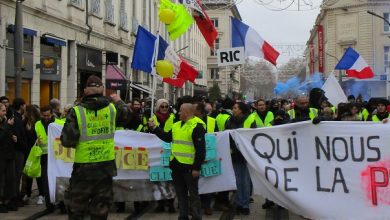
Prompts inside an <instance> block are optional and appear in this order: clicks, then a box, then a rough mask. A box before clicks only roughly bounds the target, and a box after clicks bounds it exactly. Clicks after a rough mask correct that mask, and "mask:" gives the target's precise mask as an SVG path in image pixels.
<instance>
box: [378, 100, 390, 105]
mask: <svg viewBox="0 0 390 220" xmlns="http://www.w3.org/2000/svg"><path fill="white" fill-rule="evenodd" d="M379 104H382V105H385V106H387V105H388V104H389V101H387V99H383V98H381V99H378V102H377V105H379Z"/></svg>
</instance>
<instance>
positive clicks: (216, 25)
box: [211, 18, 218, 28]
mask: <svg viewBox="0 0 390 220" xmlns="http://www.w3.org/2000/svg"><path fill="white" fill-rule="evenodd" d="M211 22H212V23H213V25H214V27H216V28H217V27H218V18H212V19H211Z"/></svg>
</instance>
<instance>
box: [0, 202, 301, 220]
mask: <svg viewBox="0 0 390 220" xmlns="http://www.w3.org/2000/svg"><path fill="white" fill-rule="evenodd" d="M254 200H255V201H254V203H252V204H251V207H250V209H251V214H250V215H249V216H242V215H234V214H233V213H222V212H214V213H213V215H211V216H204V217H203V219H204V220H217V219H221V220H225V219H226V220H228V219H229V220H233V219H245V220H252V219H253V220H262V219H265V220H303V218H301V217H299V216H297V215H295V214H293V213H289V212H288V211H287V210H283V209H279V208H273V209H270V210H264V209H262V208H261V204H262V203H263V202H264V200H263V199H262V198H261V197H259V196H255V197H254ZM126 205H127V207H126V212H125V213H115V212H111V213H110V215H109V218H108V219H109V220H119V219H121V220H122V219H145V220H148V219H158V220H175V219H177V214H168V213H158V214H156V213H153V209H154V207H155V206H154V204H152V205H150V206H149V207H147V208H146V209H145V210H144V211H143V213H141V214H140V215H138V216H134V215H133V214H132V212H133V210H134V209H133V205H132V203H127V204H126ZM44 209H45V206H44V205H36V197H35V198H32V200H31V201H30V205H26V206H25V207H22V208H20V209H19V210H18V211H16V212H9V213H6V214H3V213H0V219H2V220H16V219H42V220H53V219H54V220H66V219H67V216H66V215H64V214H60V212H59V210H55V212H53V213H50V214H47V215H44V216H43V217H40V218H35V217H34V215H35V216H37V213H40V212H42V211H44Z"/></svg>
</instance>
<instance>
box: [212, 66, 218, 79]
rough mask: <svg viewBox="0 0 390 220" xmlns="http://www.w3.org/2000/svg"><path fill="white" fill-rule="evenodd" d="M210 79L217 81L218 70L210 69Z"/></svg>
mask: <svg viewBox="0 0 390 220" xmlns="http://www.w3.org/2000/svg"><path fill="white" fill-rule="evenodd" d="M210 78H211V79H219V68H211V69H210Z"/></svg>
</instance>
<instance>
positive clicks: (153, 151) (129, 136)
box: [48, 124, 236, 201]
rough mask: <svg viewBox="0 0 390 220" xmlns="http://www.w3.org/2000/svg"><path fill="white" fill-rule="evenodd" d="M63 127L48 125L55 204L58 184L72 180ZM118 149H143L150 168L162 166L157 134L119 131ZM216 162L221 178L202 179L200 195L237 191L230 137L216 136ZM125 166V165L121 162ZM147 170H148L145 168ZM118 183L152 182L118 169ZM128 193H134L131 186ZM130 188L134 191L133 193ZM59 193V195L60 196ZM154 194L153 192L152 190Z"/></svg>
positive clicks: (139, 172)
mask: <svg viewBox="0 0 390 220" xmlns="http://www.w3.org/2000/svg"><path fill="white" fill-rule="evenodd" d="M61 130H62V126H59V125H56V124H50V125H49V131H48V143H49V146H48V179H49V189H50V199H51V201H55V198H56V195H58V194H62V193H63V191H64V190H65V189H62V188H63V185H61V186H60V187H59V186H58V184H57V180H61V181H62V180H63V178H62V177H67V178H68V177H70V175H71V173H72V166H73V163H71V162H70V161H67V159H68V156H69V157H71V153H70V152H71V151H70V150H69V151H68V149H59V148H58V143H59V137H60V136H61ZM114 140H115V146H117V147H119V148H124V147H133V148H137V147H142V148H145V149H147V151H148V158H147V160H148V162H147V166H149V167H152V166H160V164H161V162H160V158H161V151H162V149H163V148H162V141H161V140H160V139H159V138H158V137H157V136H155V135H154V134H146V133H140V132H135V131H117V132H116V133H115V138H114ZM59 154H61V155H64V158H62V159H58V155H59ZM217 158H220V159H221V170H222V174H221V175H218V176H213V177H206V178H200V180H199V193H200V194H204V193H211V192H220V191H228V190H235V189H236V179H235V175H234V170H233V166H232V161H231V157H230V149H229V133H228V132H220V133H218V134H217ZM122 163H123V161H122ZM146 169H147V168H146ZM114 179H115V180H118V181H119V180H149V172H148V170H123V169H118V176H116V177H115V178H114ZM127 188H128V190H134V189H133V187H132V186H128V187H127ZM130 188H131V189H130ZM59 191H60V193H59ZM150 192H152V189H150Z"/></svg>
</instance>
